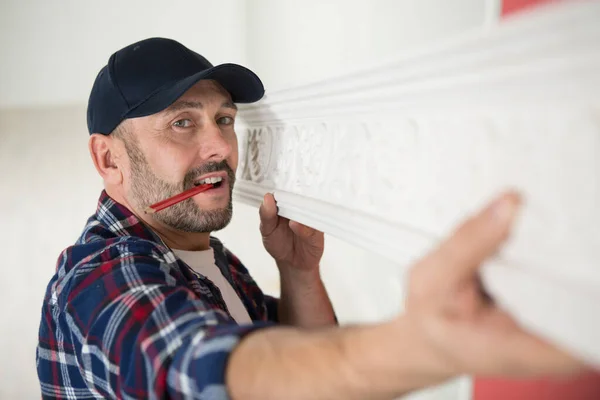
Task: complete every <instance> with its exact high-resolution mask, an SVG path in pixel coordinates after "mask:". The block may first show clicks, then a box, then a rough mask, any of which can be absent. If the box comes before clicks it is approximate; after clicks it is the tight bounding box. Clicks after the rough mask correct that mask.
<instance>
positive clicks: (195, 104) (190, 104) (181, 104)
mask: <svg viewBox="0 0 600 400" xmlns="http://www.w3.org/2000/svg"><path fill="white" fill-rule="evenodd" d="M188 108H197V109H202V108H204V106H203V105H202V103H201V102H199V101H187V100H182V101H178V102H175V103H173V104H171V105H170V106H169V107H167V108H166V109H165V114H166V115H171V114H173V113H176V112H178V111H181V110H185V109H188ZM221 108H231V109H233V110H236V111H237V109H238V108H237V106H236V105H235V103H233V102H231V101H225V102H224V103H223V104H221Z"/></svg>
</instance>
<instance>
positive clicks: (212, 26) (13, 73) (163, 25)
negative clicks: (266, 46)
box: [0, 0, 246, 107]
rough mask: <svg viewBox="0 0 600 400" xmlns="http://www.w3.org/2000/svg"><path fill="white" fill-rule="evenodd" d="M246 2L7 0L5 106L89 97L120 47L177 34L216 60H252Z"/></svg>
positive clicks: (3, 16) (3, 18) (1, 24)
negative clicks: (248, 50) (247, 38)
mask: <svg viewBox="0 0 600 400" xmlns="http://www.w3.org/2000/svg"><path fill="white" fill-rule="evenodd" d="M245 5H246V2H245V0H219V1H211V0H178V1H176V2H172V3H165V2H162V1H158V0H150V1H148V0H128V1H119V0H106V1H101V2H95V1H78V0H62V1H43V0H33V1H31V0H29V1H19V0H2V2H1V3H0V49H1V50H2V52H1V55H0V57H1V59H2V62H1V63H0V107H9V106H23V105H25V106H30V105H47V104H61V103H82V102H85V101H87V98H88V95H89V91H90V89H91V85H92V84H93V82H94V78H95V77H96V74H97V73H98V71H99V70H100V68H102V66H104V65H105V64H106V62H107V61H108V58H109V57H110V55H111V54H112V53H114V52H115V51H116V50H118V49H120V48H122V47H124V46H126V45H128V44H131V43H133V42H135V41H138V40H141V39H145V38H148V37H153V36H161V37H169V38H172V39H176V40H178V41H180V42H182V43H183V44H184V45H186V46H188V47H190V48H192V49H194V50H196V51H197V52H199V53H200V54H202V55H203V56H205V57H206V58H208V60H209V61H211V62H212V63H213V64H215V63H220V62H225V61H229V62H238V63H244V62H245V61H246V46H245V41H244V31H245Z"/></svg>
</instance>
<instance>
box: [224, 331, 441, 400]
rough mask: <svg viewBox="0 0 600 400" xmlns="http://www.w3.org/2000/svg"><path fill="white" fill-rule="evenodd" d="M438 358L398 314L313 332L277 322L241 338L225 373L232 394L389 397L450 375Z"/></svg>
mask: <svg viewBox="0 0 600 400" xmlns="http://www.w3.org/2000/svg"><path fill="white" fill-rule="evenodd" d="M383 343H390V345H391V346H392V347H385V346H383V345H382V344H383ZM440 364H443V363H441V362H440V360H438V359H436V356H434V354H433V352H432V350H431V349H429V348H427V347H426V346H425V344H424V342H423V339H422V337H420V336H419V335H418V334H416V333H415V332H414V331H413V329H412V328H411V326H410V325H409V324H408V323H407V321H404V320H398V321H394V322H393V323H386V324H381V325H375V326H367V327H349V328H335V329H334V328H324V329H318V330H313V331H300V330H297V329H294V328H282V327H277V328H269V329H264V330H260V331H257V332H255V333H252V334H250V335H248V336H247V337H246V338H244V339H243V340H242V342H241V343H240V344H239V345H238V346H237V348H236V349H235V350H234V351H233V353H232V355H231V357H230V359H229V363H228V367H227V374H226V378H227V387H228V391H229V393H230V395H231V397H232V398H233V399H234V400H242V399H243V400H252V399H261V400H268V399H276V400H279V399H289V400H295V399H301V400H310V399H336V400H337V399H347V400H354V399H357V400H358V399H372V400H376V399H392V398H394V397H397V396H400V395H402V394H404V393H407V392H409V391H411V390H414V389H418V388H421V387H424V386H427V385H432V384H435V383H438V382H441V381H443V380H444V379H447V378H449V377H450V373H449V372H448V371H443V370H442V368H441V367H440Z"/></svg>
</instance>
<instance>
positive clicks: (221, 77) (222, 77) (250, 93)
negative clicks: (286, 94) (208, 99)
mask: <svg viewBox="0 0 600 400" xmlns="http://www.w3.org/2000/svg"><path fill="white" fill-rule="evenodd" d="M203 79H213V80H215V81H216V82H218V83H219V84H220V85H221V86H223V88H224V89H225V90H227V91H228V92H229V94H230V95H231V100H232V101H233V102H234V103H253V102H255V101H258V100H260V99H261V98H262V97H263V96H264V94H265V88H264V86H263V84H262V82H261V80H260V79H259V77H258V76H257V75H256V74H255V73H254V72H252V71H250V70H249V69H248V68H245V67H242V66H241V65H237V64H221V65H216V66H214V67H212V68H209V69H206V70H204V71H201V72H198V73H196V74H194V75H191V76H188V77H187V78H184V79H182V80H180V81H178V82H176V83H174V84H173V85H171V86H169V87H165V88H162V89H160V90H158V91H157V92H155V93H153V94H152V95H150V96H149V97H148V98H147V99H145V100H144V101H142V102H140V103H139V104H138V105H136V106H134V108H132V109H131V110H130V111H129V112H128V113H127V114H126V115H124V116H123V117H124V118H135V117H144V116H146V115H152V114H156V113H158V112H160V111H162V110H164V109H165V108H167V107H169V106H170V105H171V104H173V103H174V102H175V101H176V100H177V99H178V98H180V97H181V96H182V95H183V94H184V93H185V92H186V91H187V90H188V89H189V88H191V87H192V86H194V85H195V84H196V82H198V81H200V80H203Z"/></svg>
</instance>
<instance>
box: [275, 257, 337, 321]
mask: <svg viewBox="0 0 600 400" xmlns="http://www.w3.org/2000/svg"><path fill="white" fill-rule="evenodd" d="M279 270H280V271H281V272H280V276H281V298H280V301H279V310H278V312H279V321H280V322H281V323H284V324H288V325H294V326H298V327H306V328H315V327H321V326H327V325H332V324H335V323H336V321H335V314H334V312H333V307H332V305H331V301H330V300H329V295H328V294H327V290H326V289H325V286H324V285H323V281H322V280H321V276H320V274H319V270H318V269H315V270H311V271H303V270H295V269H292V268H286V267H285V266H284V267H280V268H279Z"/></svg>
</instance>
